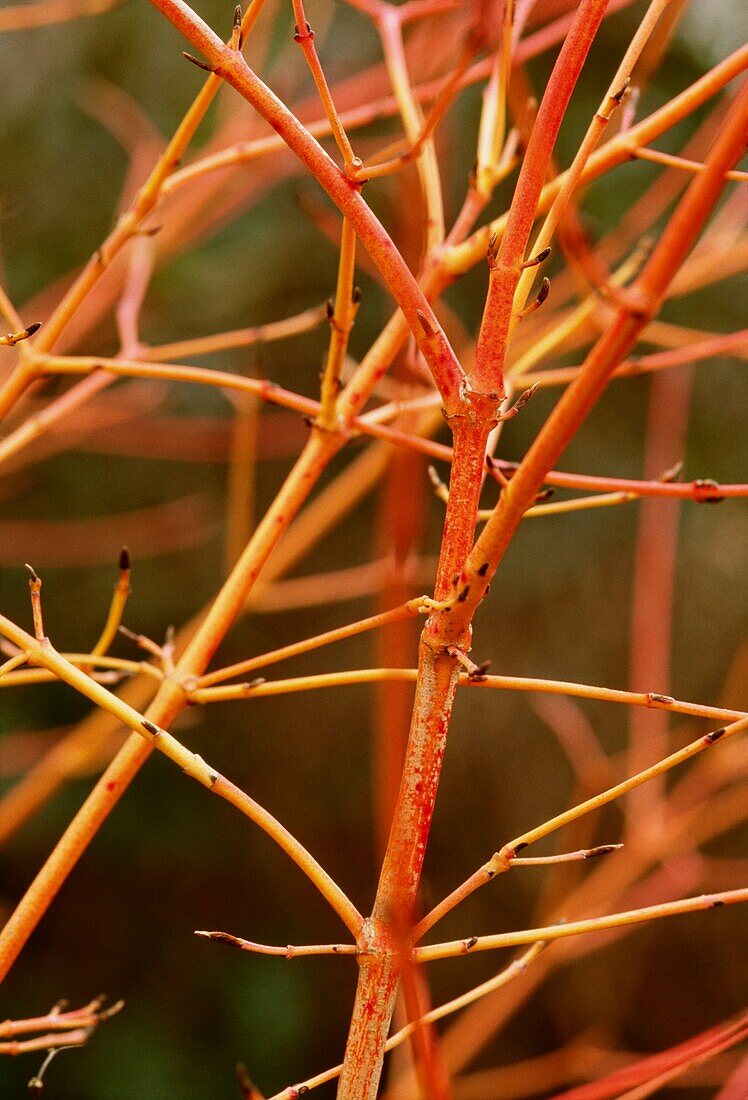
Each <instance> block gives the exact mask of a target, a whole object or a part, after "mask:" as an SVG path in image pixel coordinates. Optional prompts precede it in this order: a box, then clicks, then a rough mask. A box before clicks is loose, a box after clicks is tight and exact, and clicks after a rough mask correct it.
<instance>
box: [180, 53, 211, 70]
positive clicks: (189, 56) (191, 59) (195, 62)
mask: <svg viewBox="0 0 748 1100" xmlns="http://www.w3.org/2000/svg"><path fill="white" fill-rule="evenodd" d="M182 57H184V58H186V59H187V61H189V62H190V64H191V65H197V67H198V69H202V70H203V72H206V73H214V72H215V69H214V68H213V66H212V65H209V64H208V62H207V61H201V60H200V58H199V57H193V56H192V54H191V53H187V51H186V50H182Z"/></svg>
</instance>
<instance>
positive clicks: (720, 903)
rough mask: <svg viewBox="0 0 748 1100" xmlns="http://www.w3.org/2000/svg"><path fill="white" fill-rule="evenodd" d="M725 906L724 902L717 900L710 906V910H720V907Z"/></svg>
mask: <svg viewBox="0 0 748 1100" xmlns="http://www.w3.org/2000/svg"><path fill="white" fill-rule="evenodd" d="M724 904H725V903H724V902H723V901H722V899H721V898H717V899H716V900H715V901H713V902H712V904H711V905H710V906H709V908H710V909H719V908H720V906H722V905H724Z"/></svg>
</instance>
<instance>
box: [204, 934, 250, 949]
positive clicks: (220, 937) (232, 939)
mask: <svg viewBox="0 0 748 1100" xmlns="http://www.w3.org/2000/svg"><path fill="white" fill-rule="evenodd" d="M195 935H196V936H203V937H204V938H205V939H206V940H214V941H215V943H225V944H228V946H229V947H238V948H241V942H240V941H239V940H238V939H237V938H236V936H232V935H231V933H230V932H196V933H195Z"/></svg>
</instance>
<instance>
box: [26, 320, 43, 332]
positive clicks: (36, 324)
mask: <svg viewBox="0 0 748 1100" xmlns="http://www.w3.org/2000/svg"><path fill="white" fill-rule="evenodd" d="M41 327H42V323H41V321H32V323H31V324H30V325H29V326H28V327H27V329H26V335H27V336H33V335H34V333H35V332H38V331H39V329H40V328H41Z"/></svg>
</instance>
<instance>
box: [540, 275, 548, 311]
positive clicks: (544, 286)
mask: <svg viewBox="0 0 748 1100" xmlns="http://www.w3.org/2000/svg"><path fill="white" fill-rule="evenodd" d="M550 292H551V280H550V279H549V278H548V276H546V277H545V278H544V279H543V281H542V283H541V284H540V290H539V291H538V297H537V302H538V305H539V306H542V304H543V302H544V301H545V300H546V298H547V297H548V295H549V294H550Z"/></svg>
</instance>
